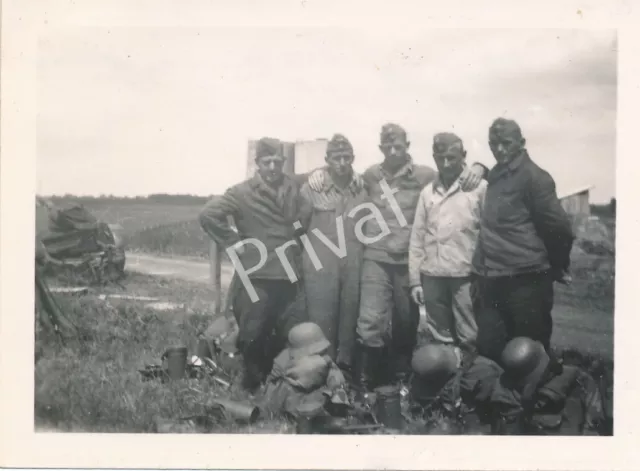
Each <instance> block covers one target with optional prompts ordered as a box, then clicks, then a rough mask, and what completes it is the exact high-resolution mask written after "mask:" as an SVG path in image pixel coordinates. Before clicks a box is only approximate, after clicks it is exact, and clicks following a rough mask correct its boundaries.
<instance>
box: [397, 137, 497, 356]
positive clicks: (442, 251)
mask: <svg viewBox="0 0 640 471" xmlns="http://www.w3.org/2000/svg"><path fill="white" fill-rule="evenodd" d="M466 155H467V152H466V151H465V150H464V146H463V143H462V139H460V138H459V137H458V136H456V135H455V134H452V133H439V134H436V135H435V136H434V139H433V159H434V160H435V162H436V166H437V167H438V173H439V178H437V179H435V180H434V181H433V182H431V183H430V184H429V185H427V187H426V188H425V189H424V190H423V191H422V193H421V195H420V200H419V201H418V205H417V208H416V215H415V220H414V222H413V230H412V232H411V243H410V247H409V276H410V282H411V286H412V288H411V297H412V299H413V301H414V302H415V303H416V304H424V305H425V308H426V311H427V329H428V333H429V337H430V338H431V341H435V342H439V343H446V344H455V346H457V347H459V348H460V349H461V350H462V352H463V353H465V354H473V353H475V350H476V336H477V330H478V329H477V326H476V320H475V315H474V312H473V303H472V300H471V261H472V258H473V253H474V251H475V249H476V242H477V239H478V231H479V229H480V228H479V226H480V215H481V213H482V203H483V200H484V194H485V190H486V187H487V183H486V182H485V181H482V182H481V183H480V185H479V186H478V187H477V188H476V189H475V190H473V191H467V192H464V191H462V189H461V188H460V183H459V181H458V180H459V178H460V175H461V174H462V172H463V171H464V168H465V158H466Z"/></svg>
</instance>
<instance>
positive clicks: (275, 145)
mask: <svg viewBox="0 0 640 471" xmlns="http://www.w3.org/2000/svg"><path fill="white" fill-rule="evenodd" d="M269 155H279V156H282V155H283V152H282V143H281V142H280V141H279V140H278V139H273V138H271V137H263V138H262V139H260V140H259V141H258V142H257V143H256V159H260V158H262V157H267V156H269Z"/></svg>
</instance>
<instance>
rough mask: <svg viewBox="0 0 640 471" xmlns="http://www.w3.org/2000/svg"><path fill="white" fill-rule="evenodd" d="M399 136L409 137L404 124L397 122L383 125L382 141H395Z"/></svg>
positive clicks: (381, 131)
mask: <svg viewBox="0 0 640 471" xmlns="http://www.w3.org/2000/svg"><path fill="white" fill-rule="evenodd" d="M398 137H404V138H406V137H407V132H406V131H405V130H404V128H403V127H402V126H400V125H399V124H395V123H387V124H385V125H383V126H382V129H381V130H380V141H381V142H393V141H395V140H396V139H397V138H398Z"/></svg>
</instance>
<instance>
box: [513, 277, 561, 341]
mask: <svg viewBox="0 0 640 471" xmlns="http://www.w3.org/2000/svg"><path fill="white" fill-rule="evenodd" d="M506 294H507V299H506V303H505V304H506V306H507V309H508V315H509V319H510V321H511V323H512V326H513V327H512V337H529V338H531V339H533V340H537V341H538V342H540V343H542V345H543V346H544V348H545V350H547V351H549V348H550V343H551V333H552V325H553V322H552V319H551V309H552V308H553V294H554V293H553V279H552V277H551V275H550V274H549V273H547V272H545V273H534V274H530V275H520V276H517V277H513V279H512V283H511V286H510V289H509V290H508V292H507V293H506Z"/></svg>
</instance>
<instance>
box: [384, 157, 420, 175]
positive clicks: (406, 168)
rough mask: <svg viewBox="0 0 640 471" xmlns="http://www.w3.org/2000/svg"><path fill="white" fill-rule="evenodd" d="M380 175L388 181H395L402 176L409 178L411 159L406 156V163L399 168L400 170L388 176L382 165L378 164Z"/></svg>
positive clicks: (411, 166) (411, 167)
mask: <svg viewBox="0 0 640 471" xmlns="http://www.w3.org/2000/svg"><path fill="white" fill-rule="evenodd" d="M379 169H380V173H381V174H382V175H383V176H384V177H385V178H389V179H396V178H400V177H404V176H409V175H411V174H412V173H413V158H412V157H411V156H410V155H408V154H407V162H406V163H405V164H404V165H403V166H402V167H400V169H399V170H398V171H397V172H396V173H395V174H390V173H389V172H387V170H385V168H384V165H383V164H382V163H380V164H379Z"/></svg>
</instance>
